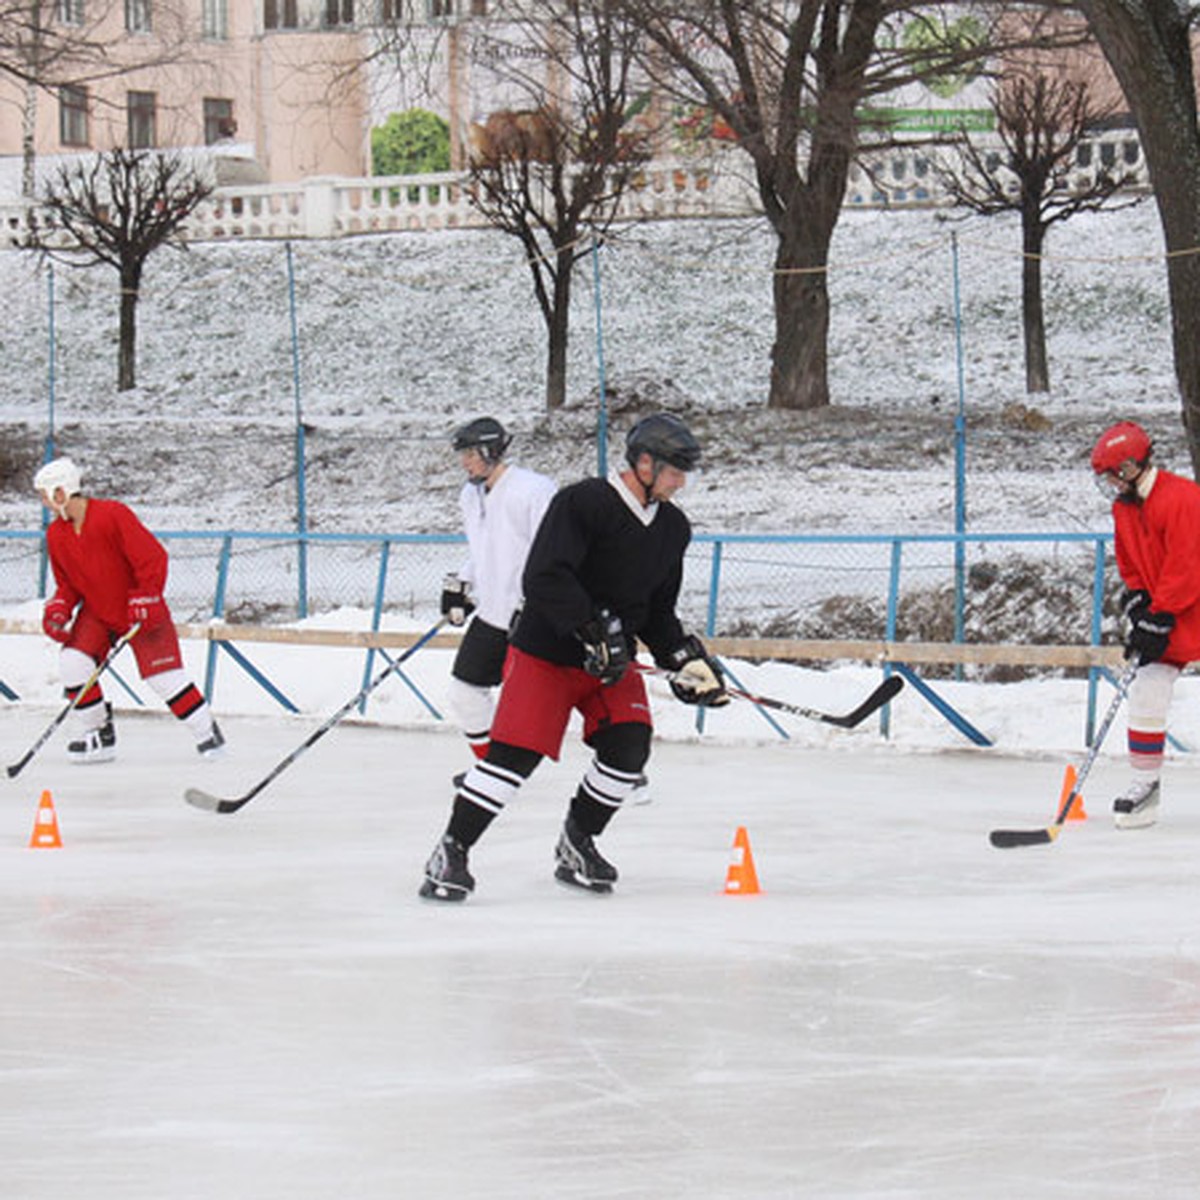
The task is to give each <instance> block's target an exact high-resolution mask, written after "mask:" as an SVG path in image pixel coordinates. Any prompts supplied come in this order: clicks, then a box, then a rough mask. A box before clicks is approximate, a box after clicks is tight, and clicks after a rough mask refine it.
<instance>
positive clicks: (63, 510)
mask: <svg viewBox="0 0 1200 1200" xmlns="http://www.w3.org/2000/svg"><path fill="white" fill-rule="evenodd" d="M59 492H62V494H63V502H62V503H61V504H59V503H58V501H57V500H55V499H54V497H55V496H57V495H58V493H59ZM70 503H71V497H70V496H68V495H67V493H66V491H65V490H64V489H63V488H60V487H56V488H55V489H54V491H53V492H51V493H50V507H51V508H52V509H54V511H55V513H57V514H58V519H59V520H60V521H69V520H70V519H71V518H70V517H69V516H67V505H68V504H70Z"/></svg>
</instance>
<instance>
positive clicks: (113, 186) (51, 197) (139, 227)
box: [28, 147, 212, 391]
mask: <svg viewBox="0 0 1200 1200" xmlns="http://www.w3.org/2000/svg"><path fill="white" fill-rule="evenodd" d="M211 193H212V186H211V185H210V184H209V183H208V182H207V181H206V180H204V179H202V178H201V177H200V176H199V175H198V174H197V173H196V172H195V171H194V170H193V169H192V168H191V167H190V166H187V165H186V164H185V163H184V161H183V160H182V158H180V157H179V155H176V154H162V153H158V152H150V151H137V152H135V151H129V150H124V149H121V148H119V147H118V148H117V149H115V150H110V151H108V152H106V153H104V154H102V155H98V156H96V157H95V158H93V159H91V160H90V161H79V162H75V163H71V164H68V165H64V166H62V167H60V168H59V170H58V172H57V173H56V175H55V177H54V178H53V179H52V180H51V182H50V183H49V184H48V185H47V186H46V189H45V192H44V195H43V197H42V205H43V212H44V214H45V217H44V220H39V222H38V223H37V224H36V225H35V227H34V231H33V233H32V234H31V235H30V239H29V243H28V244H29V246H30V247H31V248H33V249H37V250H39V251H41V252H42V253H43V254H45V255H46V256H48V257H50V258H54V259H58V260H61V261H65V262H67V263H70V264H71V265H73V266H83V267H90V266H96V265H98V264H101V263H105V264H107V265H108V266H110V267H113V268H114V269H115V270H116V272H117V275H118V277H119V279H120V288H121V293H120V335H119V338H118V343H117V390H118V391H127V390H128V389H130V388H132V387H136V386H137V305H138V299H139V297H140V290H141V283H142V273H143V271H144V270H145V266H146V261H147V259H148V258H149V257H150V255H151V254H153V253H154V251H155V250H157V249H158V248H159V247H160V246H175V247H177V248H179V249H186V247H187V243H186V242H185V241H184V240H183V237H182V229H183V226H184V224H185V223H186V221H187V219H188V217H189V216H190V215H191V214H192V213H193V212H194V211H195V209H196V208H197V206H198V205H199V204H201V203H202V202H203V201H204V200H205V199H207V197H208V196H209V195H211Z"/></svg>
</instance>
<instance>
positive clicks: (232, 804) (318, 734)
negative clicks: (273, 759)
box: [183, 617, 446, 813]
mask: <svg viewBox="0 0 1200 1200" xmlns="http://www.w3.org/2000/svg"><path fill="white" fill-rule="evenodd" d="M445 623H446V618H445V617H442V618H441V620H439V621H438V623H437V624H436V625H434V626H433V628H432V629H429V630H427V631H426V632H425V633H423V634H422V635H421V636H420V637H419V638H418V639H417V640H416V641H415V642H413V644H412V645H411V646H409V648H408V649H407V650H405V652H404V653H403V654H401V655H400V656H399V658H395V659H393V660H392V661H391V662H389V663H388V665H387V666H386V667H385V668H384V669H383V670H382V671H380V672H379V674H378V675H376V676H375V678H374V679H372V680H371V682H370V683H368V684H367V685H366V686H365V687H363V688H360V689H359V690H358V691H357V692H355V694H354V695H353V696H351V697H350V699H349V700H347V701H346V703H345V704H343V705H342V707H341V708H339V709H338V710H337V712H335V713H334V714H333V715H332V716H331V717H328V718H327V719H326V720H325V722H324V724H322V725H321V726H319V727H318V728H317V729H314V730H313V731H312V733H310V734H309V735H308V737H307V738H305V739H304V741H303V742H301V743H300V745H299V746H297V747H296V748H295V750H293V751H292V752H291V753H290V754H289V755H287V757H286V758H283V759H281V760H280V761H279V762H278V763H277V764H276V765H275V766H274V767H273V768H272V769H271V770H270V771H268V772H267V774H266V775H264V776H263V777H262V779H260V780H259V781H258V782H257V783H256V784H255V785H254V786H253V787H252V788H251V789H250V790H249V791H248V792H243V793H242V795H240V796H235V797H234V798H233V799H230V800H223V799H221V797H220V796H214V795H212V794H211V793H209V792H205V791H202V790H201V789H200V788H188V789H187V791H186V792H184V793H183V798H184V799H185V800H186V801H187V802H188V803H189V804H191V805H193V806H194V807H196V808H202V809H204V810H205V811H206V812H218V813H232V812H237V810H238V809H239V808H241V807H242V806H243V805H246V804H249V803H250V801H251V800H253V799H254V797H255V796H257V795H258V793H259V792H261V791H262V790H263V788H265V787H266V786H267V784H269V783H270V782H271V781H272V780H274V779H277V778H278V777H279V776H280V775H282V774H283V772H284V771H286V770H287V768H288V767H290V766H291V765H292V763H294V762H295V761H296V759H298V758H299V757H300V756H301V755H302V754H303V753H304V752H305V751H306V750H308V749H309V748H310V747H311V746H313V745H315V744H316V743H317V742H319V741H320V740H321V738H323V737H324V736H325V735H326V734H327V733H328V732H329V731H330V730H331V729H332V728H333V727H334V726H335V725H336V724H338V722H339V721H341V720H342V719H343V718H344V717H345V716H346V714H347V713H349V712H350V710H351V709H352V708H355V707H357V706H358V705H359V704H361V703H362V701H363V700H365V699H366V698H367V697H368V696H369V695H370V694H371V693H372V692H373V691H374V690H375V689H376V688H377V687H378V686H379V685H380V684H381V683H382V682H383V681H384V680H385V679H386V678H387V677H388V676H389V675H391V674H392V672H394V671H395V670H396V669H397V668H398V667H399V666H400V664H401V663H404V662H406V661H407V660H408V659H410V658H412V656H413V655H414V654H416V652H417V651H418V650H420V648H421V647H422V646H423V645H425V643H426V642H427V641H429V639H430V638H432V637H433V636H434V634H436V633H437V631H438V630H439V629H441V627H442V626H443V625H445Z"/></svg>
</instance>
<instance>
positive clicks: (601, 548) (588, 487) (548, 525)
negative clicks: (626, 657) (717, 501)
mask: <svg viewBox="0 0 1200 1200" xmlns="http://www.w3.org/2000/svg"><path fill="white" fill-rule="evenodd" d="M691 538H692V529H691V525H690V523H689V522H688V519H687V517H686V516H684V514H683V513H682V512H681V511H680V510H679V509H678V508H676V507H675V505H673V504H671V503H669V502H660V503H657V504H655V505H652V506H651V507H650V508H648V509H642V507H641V506H640V505H639V504H638V502H637V501H636V499H635V498H634V497H633V496H632V495H630V493H629V490H628V488H626V486H625V484H624V483H623V482H622V481H621V479H620V478H619V477H616V476H614V477H612V478H610V479H585V480H582V481H581V482H579V483H573V484H571V485H569V486H568V487H565V488H563V489H562V490H561V491H560V492H559V493H558V494H557V495H556V496H555V497H554V499H553V500H552V501H551V502H550V507H549V508H548V509H547V510H546V515H545V517H543V518H542V523H541V525H540V526H539V528H538V532H537V536H536V537H535V538H534V541H533V545H532V547H531V548H530V551H529V557H528V559H527V560H526V563H525V575H524V591H525V607H524V609H523V610H522V612H521V618H520V620H519V621H518V623H517V627H516V630H515V631H514V633H513V639H512V640H513V645H515V646H516V647H517V648H518V649H520V650H523V651H525V652H526V653H527V654H534V655H537V657H539V658H544V659H548V660H549V661H550V662H554V663H559V664H562V665H563V666H573V667H578V666H582V665H583V650H582V645H581V643H580V640H579V638H578V637H577V636H576V631H577V630H578V629H579V628H580V627H581V626H582V625H583V624H584V623H585V622H587V621H588V620H590V619H591V618H592V617H593V616H595V615H596V613H597V612H598V611H599V610H600V609H602V608H607V609H608V610H609V611H610V612H613V613H616V614H617V615H618V616H619V617H620V618H621V624H622V626H623V627H624V629H625V632H626V635H627V636H628V637H629V639H630V653H631V655H632V654H633V653H634V651H635V649H636V647H635V645H634V642H633V638H634V636H635V635H636V636H637V637H640V638H641V640H642V641H643V642H645V643H646V645H647V646H649V647H650V650H651V653H653V655H654V657H655V659H656V660H660V659H662V658H663V657H664V656H665V655H666V654H667V653H668V652H669V651H670V650H672V649H674V648H675V647H676V646H678V645H679V643H680V642H682V641H683V639H684V636H685V635H684V632H683V627H682V625H681V624H680V622H679V618H678V617H677V616H676V615H675V602H676V600H677V599H678V596H679V588H680V584H681V583H682V581H683V556H684V552H685V551H686V550H687V547H688V543H689V542H690V541H691Z"/></svg>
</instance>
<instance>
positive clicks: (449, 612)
mask: <svg viewBox="0 0 1200 1200" xmlns="http://www.w3.org/2000/svg"><path fill="white" fill-rule="evenodd" d="M469 586H470V585H469V584H466V583H464V582H463V581H462V580H461V579H459V577H458V576H457V575H447V576H446V578H445V579H443V580H442V616H443V617H445V618H446V620H447V621H449V622H450V624H451V625H465V624H466V623H467V618H468V617H469V616H470V615H471V614H472V613H473V612H474V611H475V603H474V601H473V600H471V598H470V596H469V595H468V594H467V593H468V591H469Z"/></svg>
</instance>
